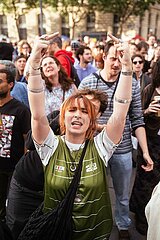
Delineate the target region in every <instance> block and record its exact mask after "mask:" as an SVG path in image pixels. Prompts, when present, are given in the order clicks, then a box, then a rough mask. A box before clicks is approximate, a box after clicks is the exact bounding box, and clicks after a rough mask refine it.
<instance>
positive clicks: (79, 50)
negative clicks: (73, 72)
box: [76, 46, 91, 61]
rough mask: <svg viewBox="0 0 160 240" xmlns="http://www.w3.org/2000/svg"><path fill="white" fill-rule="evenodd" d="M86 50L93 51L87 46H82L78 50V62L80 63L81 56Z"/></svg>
mask: <svg viewBox="0 0 160 240" xmlns="http://www.w3.org/2000/svg"><path fill="white" fill-rule="evenodd" d="M85 49H87V50H90V51H91V49H90V48H89V47H87V46H80V47H79V48H78V49H77V51H76V58H77V59H78V61H80V58H79V55H83V53H84V50H85Z"/></svg>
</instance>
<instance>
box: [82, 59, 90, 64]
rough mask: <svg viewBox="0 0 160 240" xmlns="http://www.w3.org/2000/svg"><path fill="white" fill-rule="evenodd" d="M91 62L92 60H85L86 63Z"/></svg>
mask: <svg viewBox="0 0 160 240" xmlns="http://www.w3.org/2000/svg"><path fill="white" fill-rule="evenodd" d="M91 62H92V60H84V63H85V64H88V63H91Z"/></svg>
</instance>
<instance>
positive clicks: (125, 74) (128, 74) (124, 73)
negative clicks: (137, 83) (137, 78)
mask: <svg viewBox="0 0 160 240" xmlns="http://www.w3.org/2000/svg"><path fill="white" fill-rule="evenodd" d="M121 74H122V75H124V76H132V74H133V72H132V71H129V72H121Z"/></svg>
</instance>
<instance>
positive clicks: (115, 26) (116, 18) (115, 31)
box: [113, 14, 120, 36]
mask: <svg viewBox="0 0 160 240" xmlns="http://www.w3.org/2000/svg"><path fill="white" fill-rule="evenodd" d="M119 22H120V17H119V16H118V15H116V14H114V17H113V35H114V36H117V35H118V29H119Z"/></svg>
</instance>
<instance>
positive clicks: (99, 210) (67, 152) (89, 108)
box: [28, 34, 151, 240]
mask: <svg viewBox="0 0 160 240" xmlns="http://www.w3.org/2000/svg"><path fill="white" fill-rule="evenodd" d="M54 36H55V34H53V35H50V36H47V35H45V36H42V37H37V39H36V40H35V43H34V46H33V51H32V54H31V56H30V60H29V61H30V75H29V79H28V91H29V102H30V109H31V113H32V137H33V139H34V143H35V146H36V149H37V152H38V154H39V156H40V158H41V161H42V163H43V165H44V175H45V189H44V194H45V200H44V207H43V212H48V211H50V209H54V208H56V206H57V203H58V202H60V201H62V200H63V198H64V197H65V194H66V192H67V190H68V188H69V185H70V181H71V179H72V178H73V175H74V171H75V169H76V167H77V165H78V163H79V159H80V155H81V152H82V149H83V148H84V145H85V141H86V139H89V142H88V146H87V149H86V153H85V156H84V160H83V165H82V171H81V179H80V182H79V185H78V188H77V193H76V198H75V200H74V205H73V209H72V219H73V233H72V239H74V240H77V239H84V240H88V239H109V236H110V233H111V230H112V212H111V203H110V198H109V192H108V187H107V176H106V166H107V164H108V160H109V159H110V157H111V155H112V154H113V152H114V150H115V149H116V147H117V146H118V144H119V143H120V141H121V136H122V133H123V129H124V125H125V119H126V114H127V112H128V108H129V105H130V101H131V98H132V96H131V88H132V62H131V57H130V53H129V46H128V44H127V43H120V41H119V39H117V38H115V37H113V36H112V35H111V38H112V39H113V40H114V41H115V46H116V49H117V50H116V51H118V53H119V61H121V63H122V72H121V75H120V80H119V83H118V86H117V90H116V93H115V98H114V111H113V114H112V115H111V117H110V119H109V121H108V122H107V124H106V127H105V128H104V130H102V132H101V133H99V134H98V135H97V136H95V137H93V135H94V131H95V129H96V114H95V109H94V107H93V104H92V103H91V102H90V101H89V100H88V99H87V98H86V97H85V96H82V95H81V94H80V93H76V94H74V95H72V96H71V97H69V98H68V99H67V100H65V102H64V103H63V104H62V107H61V110H60V127H61V133H62V136H56V135H54V133H53V131H52V130H51V129H50V127H49V123H48V120H47V118H46V115H45V104H44V86H43V81H42V78H41V73H40V59H41V53H42V52H43V51H44V49H46V48H47V47H48V44H49V40H51V39H52V38H54ZM116 53H117V52H116ZM126 89H127V91H126ZM150 167H151V166H150V165H147V166H146V167H145V168H146V169H149V168H150Z"/></svg>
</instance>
